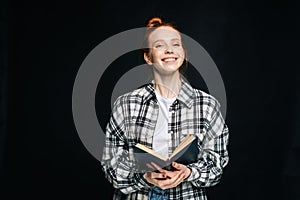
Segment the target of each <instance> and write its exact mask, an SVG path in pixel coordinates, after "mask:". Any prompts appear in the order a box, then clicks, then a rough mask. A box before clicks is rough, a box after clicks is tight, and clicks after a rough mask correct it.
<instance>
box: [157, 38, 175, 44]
mask: <svg viewBox="0 0 300 200" xmlns="http://www.w3.org/2000/svg"><path fill="white" fill-rule="evenodd" d="M171 41H181V40H180V39H179V38H173V39H171ZM156 42H165V40H163V39H158V40H155V41H154V42H153V43H156Z"/></svg>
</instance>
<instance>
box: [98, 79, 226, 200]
mask: <svg viewBox="0 0 300 200" xmlns="http://www.w3.org/2000/svg"><path fill="white" fill-rule="evenodd" d="M158 110H159V106H158V102H157V99H156V96H155V92H154V88H153V85H152V84H151V83H149V84H147V85H145V86H144V87H142V88H139V89H137V90H134V91H132V92H130V93H127V94H124V95H122V96H120V97H119V98H118V99H117V100H116V102H115V104H114V107H113V110H112V115H111V118H110V121H109V123H108V125H107V128H106V141H105V147H104V150H103V155H102V161H101V164H102V169H103V171H104V173H105V175H106V178H107V179H108V180H109V181H110V182H111V183H112V184H113V186H114V188H116V190H115V195H114V199H131V200H132V199H145V200H146V199H148V191H149V188H151V185H149V184H148V183H147V181H146V180H145V179H144V177H143V173H142V172H139V171H137V170H135V169H136V167H135V163H134V155H133V151H132V146H133V145H134V144H136V143H137V142H138V143H141V144H144V145H146V146H148V147H150V148H152V137H153V134H154V130H155V125H156V120H157V116H158ZM170 116H171V117H170V120H169V123H168V129H169V131H168V134H169V138H170V140H169V153H171V152H173V150H174V149H175V148H176V146H178V144H179V143H180V141H181V140H182V139H183V138H184V137H185V136H186V135H187V134H195V135H196V136H197V137H198V138H199V140H198V147H199V149H200V151H199V152H200V153H199V155H198V158H199V159H198V162H196V163H192V164H189V165H188V166H189V167H190V168H191V169H192V173H191V175H190V177H189V178H188V179H186V180H185V181H184V182H183V183H181V184H180V185H178V186H177V187H176V188H171V189H170V200H173V199H200V200H205V199H206V194H205V187H209V186H213V185H216V184H217V183H218V182H219V181H220V178H221V176H222V172H223V168H224V167H225V166H226V165H227V163H228V159H229V157H228V151H227V146H228V137H229V132H228V128H227V126H226V124H225V122H224V119H223V118H222V116H221V112H220V104H219V103H218V101H217V100H216V99H215V98H214V97H212V96H211V95H209V94H206V93H204V92H203V91H200V90H198V89H194V88H192V87H191V85H189V84H188V82H187V81H185V80H184V79H183V80H182V87H181V90H180V92H179V94H178V96H177V99H176V100H175V102H174V103H173V104H172V105H171V107H170Z"/></svg>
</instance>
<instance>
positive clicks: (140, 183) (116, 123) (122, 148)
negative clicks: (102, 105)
mask: <svg viewBox="0 0 300 200" xmlns="http://www.w3.org/2000/svg"><path fill="white" fill-rule="evenodd" d="M125 131H126V128H125V125H124V112H123V109H122V99H121V98H118V99H117V100H116V102H115V104H114V107H113V110H112V114H111V117H110V120H109V123H108V125H107V127H106V136H105V144H104V148H103V154H102V160H101V165H102V170H103V171H104V174H105V177H106V178H107V179H108V181H109V182H110V183H112V184H113V186H114V188H117V189H119V190H120V191H121V192H122V193H124V194H129V193H132V192H135V191H137V190H140V189H141V188H147V187H149V188H150V187H151V185H149V184H148V183H147V181H146V180H145V178H144V177H143V174H142V173H138V172H136V170H134V169H135V168H134V162H133V161H132V159H130V156H129V150H128V143H127V142H126V140H127V138H126V134H125Z"/></svg>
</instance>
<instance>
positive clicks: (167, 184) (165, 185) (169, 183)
mask: <svg viewBox="0 0 300 200" xmlns="http://www.w3.org/2000/svg"><path fill="white" fill-rule="evenodd" d="M183 177H184V174H178V175H177V176H176V177H173V178H171V179H166V180H165V181H161V182H159V183H158V187H160V188H161V189H169V188H173V187H176V186H177V185H179V184H180V183H181V182H182V181H183Z"/></svg>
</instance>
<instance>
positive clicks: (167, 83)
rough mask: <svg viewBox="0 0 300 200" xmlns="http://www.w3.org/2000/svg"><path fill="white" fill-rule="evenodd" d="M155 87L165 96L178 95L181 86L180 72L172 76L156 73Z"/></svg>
mask: <svg viewBox="0 0 300 200" xmlns="http://www.w3.org/2000/svg"><path fill="white" fill-rule="evenodd" d="M154 88H155V90H156V91H157V92H159V94H160V95H161V96H163V97H165V98H173V97H176V96H177V95H178V93H179V91H180V88H181V77H180V74H179V73H178V74H175V75H172V76H162V75H158V74H154Z"/></svg>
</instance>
